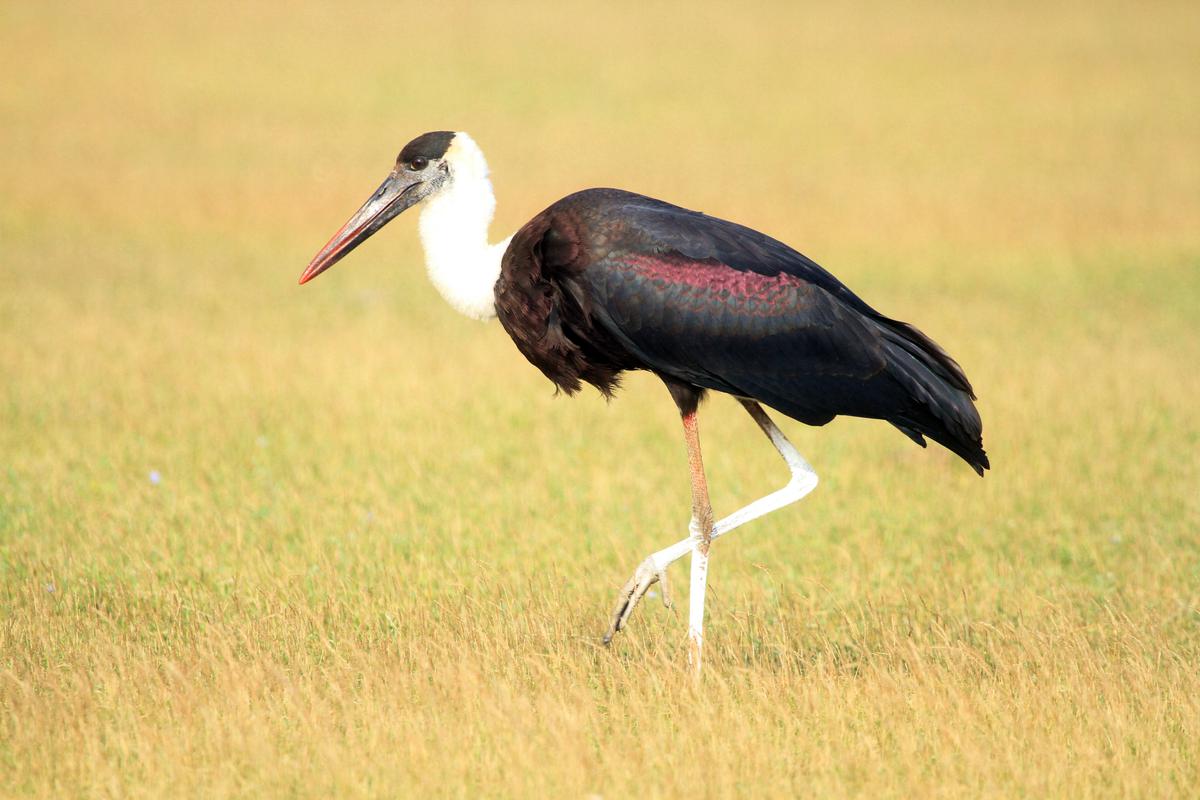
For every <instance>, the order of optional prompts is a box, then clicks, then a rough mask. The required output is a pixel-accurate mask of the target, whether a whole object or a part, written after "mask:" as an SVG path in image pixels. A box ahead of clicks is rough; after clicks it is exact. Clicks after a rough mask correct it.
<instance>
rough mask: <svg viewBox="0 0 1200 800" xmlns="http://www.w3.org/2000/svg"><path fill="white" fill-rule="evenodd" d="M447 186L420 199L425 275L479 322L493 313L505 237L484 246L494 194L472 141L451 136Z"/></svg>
mask: <svg viewBox="0 0 1200 800" xmlns="http://www.w3.org/2000/svg"><path fill="white" fill-rule="evenodd" d="M445 159H446V162H447V163H448V164H449V167H450V177H449V180H448V182H447V184H446V185H445V186H444V187H443V188H442V189H441V190H440V191H439V192H438V193H437V194H435V195H433V196H431V197H430V198H429V199H428V200H426V201H425V202H424V203H423V206H424V207H423V208H422V210H421V219H420V223H419V227H420V231H421V244H422V245H423V247H424V248H425V268H426V270H427V271H428V272H429V279H430V280H431V281H433V285H434V286H435V287H436V288H437V290H438V292H439V293H440V294H441V295H442V297H444V298H446V302H448V303H449V304H450V305H451V306H453V307H454V308H455V309H456V310H457V311H459V312H460V313H462V314H465V315H466V316H468V317H471V318H473V319H479V320H486V319H491V318H492V317H494V316H496V306H495V302H496V300H495V286H496V279H497V278H499V277H500V259H501V258H502V257H503V255H504V251H505V250H506V249H508V243H509V241H510V240H511V239H512V237H511V236H509V237H508V238H507V239H505V240H504V241H501V242H497V243H496V244H488V240H487V237H488V226H489V225H490V224H491V222H492V214H493V213H495V210H496V196H495V194H494V193H493V192H492V182H491V180H489V179H488V166H487V161H486V160H485V159H484V157H483V151H482V150H480V149H479V145H477V144H475V140H474V139H472V138H471V137H470V136H468V135H467V134H465V133H462V132H458V133H455V134H454V140H453V141H452V142H451V143H450V148H449V149H448V150H447V151H446V156H445Z"/></svg>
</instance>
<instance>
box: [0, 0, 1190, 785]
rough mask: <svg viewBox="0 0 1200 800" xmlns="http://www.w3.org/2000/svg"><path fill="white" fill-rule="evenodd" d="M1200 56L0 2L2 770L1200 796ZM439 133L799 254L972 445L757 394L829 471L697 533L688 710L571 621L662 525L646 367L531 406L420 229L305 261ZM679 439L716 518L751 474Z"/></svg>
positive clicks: (671, 636) (1015, 34)
mask: <svg viewBox="0 0 1200 800" xmlns="http://www.w3.org/2000/svg"><path fill="white" fill-rule="evenodd" d="M1197 52H1200V15H1198V14H1197V12H1196V10H1195V8H1194V4H1190V3H1163V4H1153V5H1145V6H1134V5H1121V4H1108V3H1102V4H1094V3H1087V4H1083V3H1080V4H1046V3H1040V4H1035V3H1029V4H1024V5H1013V6H1006V7H1003V8H1000V7H996V8H984V7H982V6H980V7H976V8H965V7H958V6H952V5H945V6H938V5H926V4H918V5H913V6H904V7H898V6H895V5H894V4H884V3H879V4H871V5H861V6H853V7H851V6H840V5H839V6H837V7H834V4H826V7H822V8H820V9H802V8H799V7H792V6H791V5H784V4H781V5H778V6H761V7H755V8H745V9H740V10H737V11H734V10H732V9H731V8H728V7H724V6H718V5H703V4H701V5H697V4H689V6H688V7H687V9H681V8H677V7H671V6H667V5H660V4H654V3H642V4H629V5H618V6H612V5H607V4H605V5H600V4H592V5H587V6H583V5H581V6H579V7H576V8H566V7H558V6H555V7H541V6H535V5H532V4H522V5H510V4H504V5H500V4H497V5H496V6H494V7H475V6H472V5H465V4H464V5H454V4H450V5H442V4H437V5H434V4H415V5H406V4H401V3H374V4H363V5H356V6H355V8H354V9H353V10H344V9H341V8H339V7H338V6H336V5H334V4H330V5H328V6H324V5H317V4H292V5H290V6H288V8H287V9H286V10H284V9H283V7H281V6H278V5H276V4H267V3H249V4H239V5H238V6H237V7H222V8H215V7H209V6H192V5H185V4H180V5H178V6H172V7H164V6H163V5H162V4H156V3H135V2H124V3H81V4H72V5H70V6H69V7H67V6H63V7H58V8H55V7H50V6H45V5H43V4H16V3H8V4H4V5H2V6H0V68H2V69H3V74H4V75H5V79H4V81H2V82H0V125H2V128H3V131H4V133H3V140H2V141H3V147H2V148H0V185H2V186H3V189H4V190H3V192H2V194H0V254H2V255H0V376H2V377H0V415H2V416H0V459H2V462H0V795H4V796H33V797H38V796H42V797H49V796H56V797H61V796H66V797H76V796H98V797H103V796H112V797H185V796H194V797H206V798H208V797H222V796H295V797H330V796H339V797H353V796H414V795H416V794H418V793H433V792H437V793H438V794H448V795H452V796H506V797H528V796H550V795H554V796H576V797H582V796H588V795H593V794H595V795H603V796H605V797H609V798H615V797H625V796H631V795H645V796H650V797H658V796H662V797H672V796H684V795H691V796H730V795H743V796H793V795H818V796H861V797H929V796H935V797H980V796H1004V797H1012V796H1030V797H1047V796H1061V797H1072V798H1074V797H1089V796H1147V797H1164V796H1178V797H1187V796H1192V795H1194V794H1195V793H1196V791H1197V788H1196V787H1197V785H1198V784H1200V745H1198V744H1197V742H1198V741H1200V674H1198V666H1200V589H1198V587H1200V533H1198V531H1200V490H1198V489H1197V487H1198V486H1200V459H1198V457H1197V448H1198V447H1200V423H1198V422H1197V420H1196V413H1195V406H1196V403H1197V398H1198V397H1200V372H1198V371H1197V370H1196V365H1197V364H1200V323H1198V322H1197V311H1198V310H1200V231H1198V229H1197V225H1196V223H1197V220H1198V219H1200V157H1198V156H1197V152H1198V147H1197V143H1198V142H1200V94H1198V93H1197V92H1196V86H1197V79H1198V78H1200V63H1198V62H1197V59H1196V53H1197ZM445 127H452V128H458V129H466V130H470V131H471V132H472V133H473V134H474V135H475V136H476V138H477V139H478V140H479V141H480V142H481V143H482V145H483V146H484V148H485V150H486V151H487V152H488V154H489V157H490V159H491V161H492V166H493V169H494V171H495V179H496V186H497V191H498V194H499V199H500V210H499V218H498V220H497V229H496V230H497V233H499V232H500V231H501V230H507V229H511V228H513V227H514V226H515V225H517V224H519V223H520V222H521V221H523V220H524V219H526V218H527V217H528V216H530V215H531V214H532V213H534V212H535V211H537V210H539V209H540V208H542V207H543V206H544V205H546V204H547V203H548V202H550V201H551V200H553V199H555V198H557V197H559V196H561V195H562V194H565V193H566V192H568V191H570V190H573V189H576V188H580V187H583V186H588V185H618V186H623V187H626V188H630V189H635V190H640V191H644V192H647V193H650V194H654V195H659V196H662V197H665V198H667V199H670V200H673V201H676V202H680V203H682V204H684V205H688V206H692V207H698V208H702V209H705V210H707V211H710V212H712V213H716V214H720V215H722V216H727V217H731V218H734V219H737V220H740V221H744V222H746V223H748V224H751V225H753V226H755V227H758V228H760V229H763V230H766V231H769V232H772V233H774V234H776V235H778V236H780V237H781V238H783V239H785V240H786V241H789V242H792V243H794V244H796V245H798V246H800V247H801V249H803V250H805V251H806V252H808V253H809V254H810V255H812V256H814V257H815V258H817V259H818V260H819V261H821V262H822V263H824V264H826V265H827V266H828V267H829V268H830V269H832V270H833V271H834V272H835V273H837V274H838V275H839V276H841V277H842V278H843V279H845V280H846V281H847V282H848V283H849V284H850V285H851V286H852V287H854V288H855V289H856V290H858V291H859V292H860V293H862V294H863V295H864V296H865V297H866V298H867V299H868V300H869V301H871V302H872V303H874V304H875V305H877V306H878V307H880V308H881V309H883V310H884V311H886V312H888V313H891V314H894V315H895V316H898V317H900V318H903V319H911V320H914V321H916V322H917V323H918V324H920V325H921V327H922V328H924V329H925V330H927V331H928V332H929V333H931V334H932V335H934V336H935V338H937V339H938V340H939V341H942V342H943V343H945V344H946V345H947V346H948V348H949V349H950V350H951V351H952V352H953V353H954V354H955V355H956V356H957V357H959V359H960V360H961V361H962V362H963V364H964V365H965V366H966V367H967V370H968V372H969V374H970V375H971V377H972V379H973V380H974V381H975V383H976V385H977V387H978V389H979V391H980V394H981V409H982V412H983V415H984V420H985V441H986V443H987V445H988V449H989V452H990V454H991V456H992V458H993V463H994V464H995V469H994V470H993V472H992V473H990V474H989V476H988V478H987V479H986V480H983V481H980V480H978V479H977V478H975V477H974V475H973V474H972V473H971V472H970V470H969V469H967V468H966V467H965V466H964V465H962V464H961V463H958V462H956V461H955V459H954V458H953V457H952V456H950V455H948V454H947V453H945V452H938V451H934V450H929V451H921V450H919V449H918V448H915V447H913V446H912V445H911V444H910V443H909V442H907V441H906V440H905V439H904V438H903V437H902V436H900V435H898V434H897V433H895V431H893V430H891V429H889V428H888V427H887V426H885V425H881V424H877V423H875V424H873V423H868V422H863V421H856V420H839V421H837V422H835V423H833V424H832V425H830V426H828V427H827V428H824V429H820V430H817V429H810V428H805V427H804V426H801V425H798V424H795V423H790V424H788V425H787V430H788V432H789V434H790V435H791V436H792V437H793V439H794V441H796V443H797V445H798V446H799V447H800V449H801V451H802V452H804V453H805V454H806V455H807V456H808V457H809V459H810V460H811V461H812V462H813V464H814V465H815V466H816V468H817V470H818V471H819V472H820V474H821V476H822V484H821V487H820V488H819V489H818V491H817V492H815V493H814V494H813V495H812V496H811V497H810V498H807V499H805V500H804V502H803V503H801V504H800V505H799V506H797V507H794V508H791V509H789V510H787V511H784V512H781V513H778V514H776V515H773V516H772V517H770V518H768V519H766V520H764V521H762V522H760V523H756V524H754V525H753V526H751V527H748V528H746V529H744V530H741V531H739V532H737V533H736V534H734V535H732V536H731V537H730V538H729V539H726V540H722V541H721V542H720V543H719V545H718V546H717V547H715V548H714V557H713V573H712V589H713V594H712V595H711V597H712V613H711V623H710V626H711V627H710V635H709V643H710V644H709V651H708V661H707V667H706V668H707V673H706V676H705V682H704V685H703V688H702V689H701V690H700V691H696V690H694V689H693V688H692V687H691V685H690V682H689V680H688V677H687V674H686V670H685V669H684V667H683V663H682V660H683V653H684V649H685V648H684V647H683V638H684V637H683V632H684V630H683V629H684V623H683V619H682V617H679V618H677V617H675V616H673V615H672V614H670V613H669V612H665V611H663V610H662V609H661V608H660V607H657V606H655V605H653V604H650V605H647V606H646V607H645V608H643V609H640V610H639V612H638V616H637V618H636V619H635V620H634V623H633V624H632V626H631V628H630V629H629V631H628V633H627V634H623V635H622V637H621V638H620V639H619V640H618V641H617V642H616V643H615V645H614V647H613V648H612V650H605V649H603V648H602V647H600V646H599V644H598V638H599V635H600V633H601V632H602V631H603V628H604V625H605V623H606V618H605V615H606V612H607V610H608V607H609V604H610V603H611V601H612V597H613V593H614V592H615V590H616V588H617V587H618V586H619V585H620V584H621V583H622V582H623V581H624V579H625V578H626V577H627V576H628V574H629V572H630V571H631V570H632V569H633V567H634V566H635V565H636V563H637V562H638V561H639V560H640V558H642V557H643V556H644V555H645V554H646V553H647V552H649V551H650V550H651V549H653V548H655V547H657V546H661V545H663V544H665V543H667V542H669V541H673V540H674V539H675V538H676V537H677V536H678V535H680V532H681V531H682V530H683V528H684V526H685V525H686V520H687V509H688V501H687V482H686V474H685V470H684V465H683V453H682V445H681V443H680V441H679V436H678V431H677V426H678V422H677V420H676V419H675V415H674V412H673V409H672V407H671V404H670V402H669V401H668V400H667V398H666V395H665V393H664V392H663V391H662V390H661V388H660V387H658V386H656V385H655V383H654V381H653V380H652V379H651V378H648V377H645V376H641V377H637V376H635V377H633V378H631V379H630V380H629V381H628V382H627V389H626V391H625V392H624V393H623V395H622V396H621V397H620V399H619V400H618V401H617V402H615V403H612V404H605V403H604V402H602V401H601V400H599V399H597V398H596V397H594V396H588V397H584V398H581V399H578V400H573V401H566V400H563V399H555V398H554V397H553V396H552V394H551V392H550V389H549V386H548V385H547V384H546V383H545V382H544V380H543V379H542V378H541V377H540V375H538V374H537V373H536V371H535V370H533V369H532V368H531V367H529V366H528V365H527V364H525V363H524V362H523V361H522V360H521V358H520V356H519V355H518V354H517V353H516V351H515V350H514V349H513V348H512V346H511V344H510V343H509V342H508V341H507V339H506V337H505V336H504V334H503V333H502V331H500V330H499V328H498V327H496V326H492V327H484V326H479V325H477V324H474V323H471V322H469V321H465V320H460V319H458V318H456V317H454V316H453V314H452V312H451V311H450V310H449V309H446V308H444V307H443V306H442V305H441V303H440V301H439V300H438V299H437V298H436V296H435V295H434V293H433V291H432V290H431V289H430V287H428V285H427V284H426V282H425V280H424V278H423V276H422V274H421V267H420V263H419V253H418V252H417V248H416V237H415V235H414V233H413V231H412V222H411V220H403V219H402V220H400V221H398V222H397V223H394V226H393V229H389V230H388V231H387V232H386V233H385V234H382V235H380V236H379V237H376V239H375V240H373V241H372V242H371V243H370V244H369V245H367V246H365V247H363V248H362V249H361V250H360V251H359V252H358V253H356V254H355V257H354V258H353V259H352V260H351V261H349V262H347V263H345V264H344V265H342V266H339V267H338V269H337V270H336V271H334V272H332V273H330V275H328V276H324V277H322V278H321V280H320V281H319V282H317V283H315V284H313V285H312V286H308V287H305V288H304V289H303V290H301V289H297V288H296V287H295V285H294V282H295V280H296V277H297V276H298V274H299V271H300V269H301V268H302V266H303V264H304V263H305V262H306V261H307V259H308V257H309V256H310V255H311V254H312V251H313V250H314V249H315V248H316V247H317V246H319V245H320V243H321V242H322V241H324V239H325V237H326V236H327V235H328V234H329V233H330V232H331V231H332V229H333V228H334V227H335V226H336V225H337V224H339V223H340V222H341V221H342V219H344V217H345V216H346V215H347V214H348V213H349V212H350V211H351V210H352V209H353V208H354V207H355V206H356V205H357V204H358V203H359V202H360V201H361V200H362V199H363V198H364V197H365V195H366V194H367V193H368V192H369V191H370V190H371V188H373V187H374V186H375V184H376V183H377V182H378V179H379V178H380V177H381V175H382V173H383V172H384V171H385V170H386V169H387V167H388V165H389V163H390V159H391V157H392V156H393V155H394V152H393V151H395V150H396V149H398V148H399V146H400V145H401V144H402V143H403V142H404V141H406V140H407V139H408V138H410V137H411V136H412V135H414V134H415V133H419V132H421V131H424V130H428V129H437V128H445ZM702 425H703V432H704V436H705V440H706V447H707V453H706V455H707V457H708V460H709V464H710V469H711V473H712V474H711V477H712V484H713V492H714V502H715V504H716V505H717V508H718V511H721V510H728V509H731V508H733V507H734V506H735V505H736V504H738V503H740V502H744V501H745V500H747V499H749V498H751V497H753V496H755V495H756V494H758V493H761V492H763V491H765V490H768V489H770V488H773V487H774V486H775V485H776V484H777V483H778V481H779V480H780V479H781V478H782V476H781V474H780V469H779V467H778V465H777V464H776V463H775V460H774V456H773V454H772V453H771V452H770V451H769V448H767V447H766V446H765V445H764V444H763V443H762V442H761V441H760V439H759V438H758V437H757V435H756V434H755V433H754V430H753V428H752V426H751V424H750V423H749V421H748V420H744V419H742V415H740V414H739V413H738V412H737V410H736V408H735V407H734V406H733V404H731V403H729V402H727V401H724V400H715V401H713V402H711V403H710V404H709V405H708V406H706V411H705V414H704V415H703V417H702ZM151 472H155V473H157V475H159V476H160V480H159V482H158V483H157V484H155V483H152V482H151V481H150V480H149V475H150V473H151ZM677 569H678V568H677ZM682 578H683V573H682V572H678V573H677V574H676V584H679V585H682V583H683V581H682Z"/></svg>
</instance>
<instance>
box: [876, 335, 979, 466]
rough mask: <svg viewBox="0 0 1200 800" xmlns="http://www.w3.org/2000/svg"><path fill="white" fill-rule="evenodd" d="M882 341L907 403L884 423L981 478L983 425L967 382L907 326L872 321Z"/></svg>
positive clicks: (934, 345) (958, 369) (935, 346)
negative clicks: (933, 445) (929, 443)
mask: <svg viewBox="0 0 1200 800" xmlns="http://www.w3.org/2000/svg"><path fill="white" fill-rule="evenodd" d="M877 322H878V323H879V325H880V328H881V329H882V331H883V336H884V339H885V341H886V342H887V345H886V346H887V350H888V356H889V358H888V362H889V371H890V372H891V373H892V375H893V377H895V378H896V379H897V380H899V381H900V382H901V383H902V384H904V386H905V388H907V389H908V390H909V392H910V394H911V396H912V398H913V400H914V403H913V405H912V406H911V407H910V408H908V409H905V411H904V412H903V413H901V414H898V415H896V416H894V417H892V418H890V419H889V420H888V421H889V422H891V423H892V424H893V425H895V426H896V427H897V428H899V429H900V430H901V431H903V432H904V434H905V435H907V436H908V437H909V438H910V439H912V440H913V441H914V442H916V443H917V444H919V445H921V446H922V447H924V446H925V439H924V437H925V436H928V437H929V438H930V439H933V440H934V441H935V442H937V443H938V444H940V445H942V446H943V447H945V448H946V449H948V450H950V451H951V452H953V453H956V454H957V455H958V456H960V457H961V458H962V459H963V460H964V461H966V462H967V463H968V464H970V465H971V467H972V468H973V469H974V470H975V471H976V472H978V473H979V475H980V476H982V475H983V471H984V470H985V469H990V468H991V464H990V463H989V462H988V457H987V453H986V452H984V449H983V422H982V421H981V420H980V419H979V411H978V410H977V409H976V408H975V404H974V403H973V402H972V401H973V400H974V399H975V391H974V390H973V389H972V388H971V382H970V381H968V380H967V376H966V375H965V374H964V373H963V370H962V367H960V366H959V365H958V362H957V361H955V360H954V359H953V358H951V357H950V355H949V354H948V353H947V352H946V351H945V350H943V349H942V348H941V347H939V346H938V344H937V342H935V341H933V340H932V339H930V338H929V337H928V336H926V335H925V334H924V333H921V331H919V330H917V329H916V328H915V327H913V326H912V325H909V324H908V323H907V322H898V321H896V320H892V319H887V318H886V317H880V318H878V319H877Z"/></svg>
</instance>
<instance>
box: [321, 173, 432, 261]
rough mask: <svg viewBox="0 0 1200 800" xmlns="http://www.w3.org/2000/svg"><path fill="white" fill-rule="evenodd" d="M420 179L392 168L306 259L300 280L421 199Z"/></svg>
mask: <svg viewBox="0 0 1200 800" xmlns="http://www.w3.org/2000/svg"><path fill="white" fill-rule="evenodd" d="M422 185H423V181H420V180H413V179H412V178H409V177H406V176H403V175H399V174H397V173H395V172H393V173H392V174H391V175H388V177H387V180H385V181H384V182H383V183H381V184H380V185H379V188H378V189H376V190H375V194H373V195H371V199H370V200H368V201H367V202H365V203H363V206H362V208H360V209H359V210H358V211H356V212H355V213H354V216H352V217H351V218H350V219H349V221H348V222H346V224H345V225H343V226H342V228H341V230H339V231H338V232H337V233H335V234H334V235H333V238H331V239H330V240H329V241H328V242H326V243H325V246H324V247H322V248H321V252H319V253H317V254H316V255H315V256H314V257H313V260H312V261H310V262H309V263H308V267H307V268H306V269H305V270H304V274H303V275H301V276H300V283H302V284H303V283H308V282H309V281H311V280H312V279H313V278H315V277H317V276H318V275H320V274H321V273H322V272H324V271H325V270H327V269H329V268H330V267H332V266H333V265H334V264H336V263H337V262H339V261H341V260H342V258H343V257H345V255H346V254H347V253H349V252H350V251H351V250H353V249H354V248H356V247H358V246H359V245H360V244H362V243H363V242H365V241H366V240H367V239H369V238H370V237H371V235H372V234H374V233H375V231H377V230H379V229H380V228H382V227H383V226H384V225H386V224H387V223H388V222H390V221H391V220H392V218H393V217H395V216H396V215H397V214H399V213H400V212H401V211H404V210H405V209H407V208H409V207H411V206H413V205H414V204H416V203H417V202H418V201H419V200H420V199H421V192H420V187H421V186H422Z"/></svg>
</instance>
